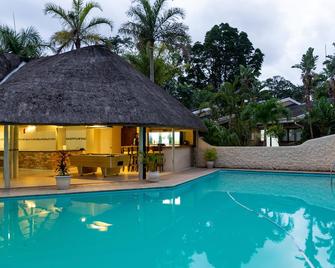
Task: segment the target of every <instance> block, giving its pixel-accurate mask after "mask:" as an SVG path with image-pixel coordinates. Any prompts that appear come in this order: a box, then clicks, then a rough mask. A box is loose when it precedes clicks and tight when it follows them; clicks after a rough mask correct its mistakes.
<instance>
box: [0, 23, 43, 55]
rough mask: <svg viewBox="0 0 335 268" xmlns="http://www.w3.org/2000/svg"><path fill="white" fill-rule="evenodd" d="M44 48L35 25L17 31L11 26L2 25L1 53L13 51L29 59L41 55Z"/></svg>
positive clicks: (0, 32) (0, 37)
mask: <svg viewBox="0 0 335 268" xmlns="http://www.w3.org/2000/svg"><path fill="white" fill-rule="evenodd" d="M43 49H44V45H43V41H42V38H41V36H40V34H39V33H38V31H37V30H36V29H35V28H34V27H28V28H26V29H21V30H20V31H19V32H17V31H16V30H15V29H12V28H10V27H9V26H6V25H1V26H0V53H5V52H6V53H13V54H16V55H18V56H19V57H20V58H21V59H22V60H25V61H28V60H30V59H35V58H38V57H40V56H41V55H42V51H43Z"/></svg>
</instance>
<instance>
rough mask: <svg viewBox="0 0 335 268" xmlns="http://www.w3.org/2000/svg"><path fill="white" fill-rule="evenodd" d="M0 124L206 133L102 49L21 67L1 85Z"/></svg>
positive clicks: (190, 116)
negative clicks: (130, 128) (138, 128)
mask: <svg viewBox="0 0 335 268" xmlns="http://www.w3.org/2000/svg"><path fill="white" fill-rule="evenodd" d="M0 123H2V124H43V125H132V126H151V127H154V126H159V127H173V128H190V129H199V130H204V129H205V127H204V125H203V124H202V122H201V121H200V120H199V119H198V118H197V117H196V116H194V115H193V114H192V113H191V112H190V111H189V110H188V109H186V108H185V107H184V106H183V105H182V104H181V103H179V102H178V101H177V100H175V99H174V98H173V97H171V96H170V95H169V94H168V93H166V92H165V91H164V90H163V89H161V88H160V87H158V86H157V85H155V84H154V83H152V82H151V81H150V80H149V79H148V78H147V77H145V76H144V75H142V74H140V73H139V72H137V71H136V70H135V69H134V68H133V67H132V66H131V65H130V64H129V63H127V62H126V61H125V60H123V59H122V58H121V57H119V56H117V55H116V54H114V53H112V52H110V51H109V50H108V49H107V48H104V47H102V46H91V47H85V48H82V49H79V50H74V51H70V52H67V53H64V54H60V55H55V56H50V57H44V58H41V59H37V60H33V61H31V62H29V63H27V64H26V65H24V66H23V67H22V68H20V69H19V70H18V71H17V72H16V73H15V74H13V75H12V76H11V77H9V79H8V80H7V81H5V82H4V83H3V84H1V85H0Z"/></svg>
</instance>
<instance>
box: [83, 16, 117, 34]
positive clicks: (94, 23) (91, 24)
mask: <svg viewBox="0 0 335 268" xmlns="http://www.w3.org/2000/svg"><path fill="white" fill-rule="evenodd" d="M101 24H106V25H108V26H109V27H110V28H111V30H112V29H113V22H112V21H111V20H108V19H106V18H101V17H97V18H93V19H91V21H90V22H89V23H88V24H87V25H86V26H85V28H84V29H83V31H87V30H88V29H91V28H94V27H96V26H98V25H101Z"/></svg>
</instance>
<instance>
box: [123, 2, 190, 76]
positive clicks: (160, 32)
mask: <svg viewBox="0 0 335 268" xmlns="http://www.w3.org/2000/svg"><path fill="white" fill-rule="evenodd" d="M167 2H168V0H156V1H155V2H154V3H153V4H151V3H150V1H149V0H134V1H133V4H132V6H131V7H130V8H129V10H128V12H127V15H128V17H129V18H130V21H128V22H126V23H124V24H123V25H122V27H121V29H120V32H121V33H123V34H125V35H127V36H130V37H132V38H133V39H134V41H135V43H136V44H137V47H138V48H139V50H141V51H143V50H145V49H146V50H147V55H148V57H149V70H150V72H149V73H150V75H149V76H150V79H151V80H152V81H155V68H154V63H155V60H154V50H155V45H156V43H160V44H164V45H166V46H169V47H177V46H180V45H182V44H185V42H188V41H189V36H188V34H187V31H188V27H187V26H186V25H185V24H183V23H182V22H181V21H180V20H181V19H184V17H185V13H184V10H183V9H181V8H177V7H172V8H166V5H167Z"/></svg>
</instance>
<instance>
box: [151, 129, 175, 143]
mask: <svg viewBox="0 0 335 268" xmlns="http://www.w3.org/2000/svg"><path fill="white" fill-rule="evenodd" d="M174 141H175V145H180V132H175V133H174ZM149 144H150V145H158V144H164V145H166V146H169V145H172V132H150V133H149Z"/></svg>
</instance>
